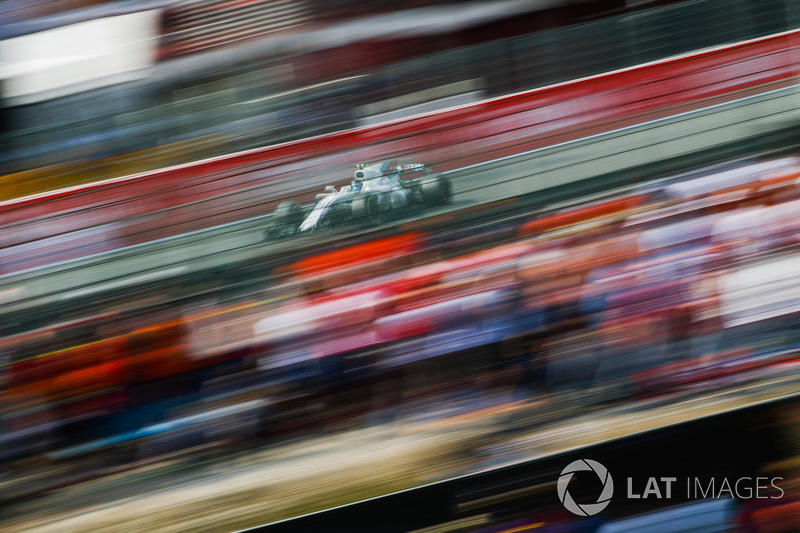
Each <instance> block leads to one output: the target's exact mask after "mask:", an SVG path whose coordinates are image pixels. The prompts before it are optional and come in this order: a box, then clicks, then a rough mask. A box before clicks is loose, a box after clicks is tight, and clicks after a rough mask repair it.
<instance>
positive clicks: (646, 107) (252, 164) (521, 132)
mask: <svg viewBox="0 0 800 533" xmlns="http://www.w3.org/2000/svg"><path fill="white" fill-rule="evenodd" d="M799 47H800V31H792V32H786V33H782V34H778V35H773V36H769V37H765V38H760V39H755V40H752V41H748V42H744V43H738V44H736V45H732V46H725V47H721V48H716V49H712V50H707V51H704V52H700V53H697V54H693V55H687V56H682V57H677V58H672V59H669V60H665V61H658V62H655V63H650V64H647V65H641V66H638V67H634V68H629V69H623V70H620V71H616V72H611V73H607V74H602V75H598V76H592V77H589V78H585V79H581V80H576V81H572V82H567V83H562V84H557V85H554V86H550V87H545V88H542V89H536V90H533V91H527V92H524V93H519V94H515V95H511V96H506V97H501V98H496V99H492V100H488V101H484V102H480V103H478V104H475V105H470V106H464V107H458V108H453V109H450V110H445V111H442V112H437V113H431V114H427V115H422V116H418V117H414V118H410V119H404V120H398V121H394V122H390V123H386V124H382V125H379V126H373V127H368V128H359V129H355V130H348V131H345V132H341V133H336V134H331V135H325V136H321V137H315V138H311V139H305V140H302V141H297V142H292V143H285V144H281V145H277V146H271V147H267V148H263V149H257V150H251V151H247V152H242V153H238V154H233V155H230V156H224V157H218V158H213V159H209V160H206V161H201V162H198V163H194V164H187V165H181V166H177V167H172V168H168V169H163V170H160V171H157V172H148V173H143V174H137V175H133V176H128V177H123V178H117V179H112V180H108V181H104V182H99V183H94V184H89V185H84V186H77V187H71V188H67V189H63V190H59V191H54V192H51V193H44V194H39V195H33V196H28V197H24V198H19V199H15V200H10V201H6V202H2V203H0V225H2V226H3V227H4V232H3V236H2V245H3V251H2V254H0V261H2V263H3V271H4V272H6V273H8V272H13V271H14V270H18V269H19V268H25V267H30V266H36V265H37V264H43V262H44V261H45V258H46V262H48V263H49V262H53V261H63V260H69V259H75V258H79V257H83V256H85V255H86V252H85V250H86V249H92V250H95V251H97V247H101V248H104V249H105V250H109V249H111V248H118V247H124V246H128V245H132V244H138V243H142V242H147V241H151V240H155V239H158V238H164V237H167V236H170V235H177V234H180V233H184V232H188V231H194V230H198V229H203V228H208V227H212V226H216V225H219V224H224V223H228V222H233V221H236V220H243V219H247V218H250V217H253V216H258V215H263V214H266V213H268V212H269V211H271V209H272V207H273V206H274V205H275V204H276V203H277V202H278V201H279V200H281V199H286V198H290V197H294V198H300V199H302V198H305V197H306V196H311V195H313V193H314V192H316V189H317V188H318V187H320V186H322V185H325V184H328V183H331V182H335V181H338V180H339V179H345V177H346V176H347V175H348V174H349V172H350V171H349V170H347V169H348V168H352V165H353V164H354V163H357V162H364V161H374V160H379V159H383V158H390V157H395V156H403V155H413V156H414V157H415V158H418V159H421V160H426V161H431V162H433V163H434V164H436V165H437V167H438V170H445V171H446V170H451V169H455V168H461V167H464V166H467V165H470V164H476V163H481V162H485V161H490V160H494V159H497V158H500V157H503V156H509V155H513V154H517V153H520V152H525V151H529V150H531V149H537V148H544V147H547V146H553V145H557V144H560V143H565V142H568V141H573V140H577V139H579V138H584V137H587V136H589V135H592V134H600V133H603V132H608V131H613V130H619V129H620V128H623V127H629V126H633V125H636V124H642V123H645V122H649V121H652V120H655V119H658V118H664V117H668V116H677V115H679V114H680V113H685V112H687V111H690V110H693V109H699V108H702V107H708V106H710V105H715V104H720V103H723V102H726V101H732V100H735V99H739V98H742V97H746V96H748V95H754V94H759V93H766V92H768V91H770V90H775V89H779V88H786V87H790V86H792V85H793V84H794V83H796V77H797V74H798V64H800V62H798V61H797V57H798V48H799ZM795 107H796V106H791V107H788V111H791V110H792V109H794V108H795ZM753 118H754V119H755V117H753ZM676 142H679V141H678V140H677V139H676ZM338 176H342V178H338ZM337 178H338V179H337ZM560 179H563V177H561V178H559V177H554V179H552V180H551V181H550V183H549V184H548V185H550V186H552V185H555V184H557V183H559V180H560ZM199 212H202V213H204V216H202V217H198V216H197V214H198V213H199ZM26 256H27V257H31V256H38V257H39V259H38V260H32V261H27V260H26V261H27V262H26V261H23V262H20V261H19V260H18V258H19V257H26ZM37 261H38V263H37ZM15 265H16V266H15Z"/></svg>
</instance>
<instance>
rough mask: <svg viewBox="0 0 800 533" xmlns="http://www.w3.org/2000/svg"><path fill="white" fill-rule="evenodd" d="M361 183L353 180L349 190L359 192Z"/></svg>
mask: <svg viewBox="0 0 800 533" xmlns="http://www.w3.org/2000/svg"><path fill="white" fill-rule="evenodd" d="M362 184H363V182H362V181H361V180H353V181H352V182H351V183H350V188H351V189H352V190H353V191H355V192H361V185H362Z"/></svg>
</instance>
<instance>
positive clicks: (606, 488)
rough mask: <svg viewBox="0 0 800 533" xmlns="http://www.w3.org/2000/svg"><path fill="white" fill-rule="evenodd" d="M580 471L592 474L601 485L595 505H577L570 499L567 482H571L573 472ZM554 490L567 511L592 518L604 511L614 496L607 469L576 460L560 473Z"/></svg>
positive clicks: (590, 461)
mask: <svg viewBox="0 0 800 533" xmlns="http://www.w3.org/2000/svg"><path fill="white" fill-rule="evenodd" d="M582 471H591V472H594V473H595V474H597V477H598V478H600V482H601V483H602V484H603V491H602V492H601V493H600V496H599V497H598V498H597V502H595V503H584V504H579V503H577V502H576V501H575V500H574V499H573V498H572V495H571V494H570V493H569V491H568V490H567V488H568V486H569V482H570V481H571V480H572V476H573V475H574V474H575V472H582ZM556 488H557V490H558V499H559V500H561V503H562V504H564V507H565V508H566V509H567V511H569V512H571V513H573V514H576V515H579V516H593V515H596V514H597V513H599V512H600V511H602V510H603V509H605V508H606V506H608V504H609V502H610V501H611V496H612V495H613V494H614V480H613V479H611V474H609V473H608V469H607V468H606V467H605V466H603V465H601V464H600V463H598V462H597V461H593V460H591V459H578V460H577V461H573V462H571V463H570V464H568V465H567V467H566V468H564V470H562V471H561V475H559V476H558V484H557V486H556Z"/></svg>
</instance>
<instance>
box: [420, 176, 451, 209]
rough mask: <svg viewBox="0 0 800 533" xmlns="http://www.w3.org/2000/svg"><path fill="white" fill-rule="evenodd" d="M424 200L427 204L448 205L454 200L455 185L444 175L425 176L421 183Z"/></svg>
mask: <svg viewBox="0 0 800 533" xmlns="http://www.w3.org/2000/svg"><path fill="white" fill-rule="evenodd" d="M420 190H421V192H422V201H423V202H425V204H426V205H430V206H435V205H446V204H449V203H450V202H451V201H452V200H453V185H452V183H450V180H449V179H448V178H445V177H444V176H431V177H430V178H425V180H424V181H423V182H422V183H421V185H420Z"/></svg>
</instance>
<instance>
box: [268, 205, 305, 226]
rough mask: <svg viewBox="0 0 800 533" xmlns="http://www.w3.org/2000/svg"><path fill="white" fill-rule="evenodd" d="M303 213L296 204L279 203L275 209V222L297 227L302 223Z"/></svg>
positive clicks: (301, 208) (300, 206)
mask: <svg viewBox="0 0 800 533" xmlns="http://www.w3.org/2000/svg"><path fill="white" fill-rule="evenodd" d="M304 215H305V211H304V210H303V206H302V205H300V204H299V203H297V202H281V203H280V204H278V207H277V208H276V209H275V222H276V223H277V224H284V225H287V226H299V225H300V224H301V223H302V222H303V216H304Z"/></svg>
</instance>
